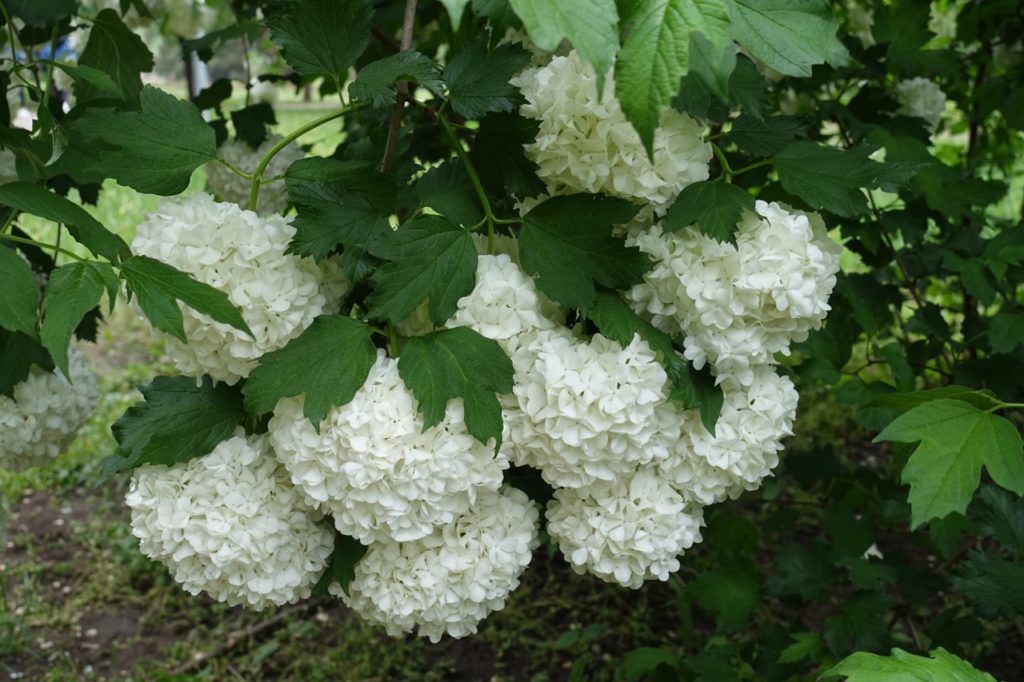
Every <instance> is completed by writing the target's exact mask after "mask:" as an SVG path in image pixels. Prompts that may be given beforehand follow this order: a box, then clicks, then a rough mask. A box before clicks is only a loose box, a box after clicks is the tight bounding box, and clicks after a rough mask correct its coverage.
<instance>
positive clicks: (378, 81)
mask: <svg viewBox="0 0 1024 682" xmlns="http://www.w3.org/2000/svg"><path fill="white" fill-rule="evenodd" d="M398 80H403V81H416V82H417V83H419V84H420V85H422V86H423V87H425V88H426V89H428V90H430V91H431V92H433V93H434V94H436V95H440V94H441V93H442V92H443V91H444V82H443V81H442V80H441V72H440V71H439V70H438V68H437V65H436V64H434V62H433V60H432V59H430V58H429V57H427V56H425V55H422V54H420V53H419V52H416V51H415V50H405V51H403V52H399V53H398V54H393V55H391V56H390V57H385V58H384V59H378V60H377V61H375V62H370V63H369V64H367V65H366V66H364V67H363V68H361V69H359V74H358V75H357V76H356V79H355V81H353V83H352V84H351V85H349V86H348V93H349V95H351V97H352V98H353V99H358V100H363V101H364V102H369V103H370V104H371V105H372V106H374V107H390V106H394V104H395V88H394V84H395V81H398Z"/></svg>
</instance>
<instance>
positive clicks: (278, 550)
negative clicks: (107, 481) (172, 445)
mask: <svg viewBox="0 0 1024 682" xmlns="http://www.w3.org/2000/svg"><path fill="white" fill-rule="evenodd" d="M125 501H126V502H127V504H128V506H129V507H130V508H131V510H132V533H133V534H134V535H135V537H137V538H138V539H139V548H140V550H141V551H142V553H143V554H145V555H146V556H148V557H150V558H151V559H155V560H157V561H160V562H162V563H164V564H165V565H166V566H167V567H168V568H169V569H170V570H171V573H172V574H173V575H174V579H175V580H177V581H178V582H179V583H181V585H182V587H184V589H186V590H187V591H188V592H190V593H191V594H198V593H199V592H206V593H208V594H209V595H210V596H211V597H213V598H214V599H216V600H217V601H223V602H227V603H228V604H230V605H236V604H243V605H246V606H250V607H252V608H256V609H262V608H266V607H270V606H280V605H282V604H289V603H293V602H295V601H298V600H299V599H305V598H306V597H308V596H309V595H310V590H311V589H312V587H313V585H314V584H316V582H317V580H319V578H320V575H321V574H322V573H323V571H324V569H325V568H326V566H327V560H328V558H329V557H330V555H331V552H332V551H333V549H334V533H333V531H331V529H330V526H329V525H328V524H326V523H320V520H321V519H322V514H320V513H319V512H317V511H316V510H314V509H313V508H311V507H309V506H307V505H306V503H305V501H304V500H303V498H302V495H301V494H300V493H299V491H298V490H296V489H295V488H294V487H292V485H291V483H289V481H288V473H287V472H286V471H285V470H284V468H283V467H282V466H281V465H280V464H279V463H278V462H277V460H276V459H274V455H273V453H272V452H271V451H270V443H269V439H268V438H267V436H266V435H262V436H248V437H247V436H246V435H245V434H244V432H242V430H241V429H239V430H238V431H237V432H236V433H235V435H234V436H232V437H231V438H228V439H227V440H225V441H223V442H221V443H220V444H219V445H217V447H216V448H214V449H213V451H212V452H211V453H210V454H208V455H206V456H204V457H198V458H196V459H192V460H190V461H188V462H184V463H182V464H176V465H174V466H171V467H167V466H163V465H145V466H142V467H140V468H138V469H136V470H135V473H134V475H133V476H132V483H131V488H130V490H129V491H128V495H127V496H126V498H125Z"/></svg>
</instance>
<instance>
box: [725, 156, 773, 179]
mask: <svg viewBox="0 0 1024 682" xmlns="http://www.w3.org/2000/svg"><path fill="white" fill-rule="evenodd" d="M771 162H772V161H771V159H761V160H760V161H756V162H754V163H752V164H750V165H749V166H743V167H742V168H737V169H736V170H734V171H733V172H732V174H733V176H734V177H735V176H737V175H740V174H741V173H746V172H747V171H752V170H754V169H755V168H761V167H762V166H767V165H769V164H771Z"/></svg>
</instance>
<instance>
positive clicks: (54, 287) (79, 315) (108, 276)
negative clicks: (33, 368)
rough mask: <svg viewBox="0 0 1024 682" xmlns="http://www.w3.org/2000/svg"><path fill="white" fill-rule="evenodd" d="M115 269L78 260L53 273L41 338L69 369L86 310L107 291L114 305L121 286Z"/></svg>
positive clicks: (45, 299)
mask: <svg viewBox="0 0 1024 682" xmlns="http://www.w3.org/2000/svg"><path fill="white" fill-rule="evenodd" d="M120 286H121V285H120V280H118V277H117V274H115V273H114V269H113V268H112V267H110V266H109V265H107V264H106V263H97V262H95V261H85V262H83V261H78V262H75V263H69V264H67V265H62V266H60V267H59V268H57V269H56V270H54V271H53V272H52V273H50V278H49V281H48V282H47V284H46V295H45V296H44V297H43V324H42V327H41V331H40V338H41V339H42V342H43V345H44V346H45V347H46V350H48V351H49V352H50V355H51V356H52V357H53V361H54V362H55V363H56V364H57V367H59V368H60V370H61V371H62V372H64V375H65V376H68V377H70V375H69V373H68V343H69V342H70V340H71V335H72V333H73V332H74V331H75V328H76V327H78V325H79V323H81V321H82V319H83V318H84V317H85V316H86V314H87V313H88V312H89V311H90V310H93V309H94V308H95V307H96V306H97V305H98V304H99V302H100V298H101V297H102V296H103V292H104V291H106V292H107V295H108V296H109V298H110V304H111V306H113V303H114V298H115V297H116V296H117V291H118V289H119V288H120Z"/></svg>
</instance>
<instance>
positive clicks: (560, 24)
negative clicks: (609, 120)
mask: <svg viewBox="0 0 1024 682" xmlns="http://www.w3.org/2000/svg"><path fill="white" fill-rule="evenodd" d="M509 4H511V5H512V9H513V10H515V13H516V14H517V15H518V16H519V18H520V19H521V20H522V22H523V26H524V27H525V28H526V32H527V33H528V34H529V36H530V40H532V41H533V44H534V45H536V46H537V47H539V48H540V49H542V50H546V51H548V52H554V51H555V50H557V49H558V46H559V44H560V43H561V42H562V40H563V39H566V38H567V39H568V40H569V42H571V43H572V44H573V47H575V48H576V49H577V50H578V51H579V53H580V56H581V57H582V58H583V61H585V62H586V63H588V64H590V65H591V66H593V67H594V72H595V73H596V74H597V80H598V89H599V90H600V89H601V87H602V83H603V82H604V78H605V74H607V73H608V69H610V68H611V67H612V60H613V59H614V58H615V52H616V51H617V50H618V49H619V14H618V11H617V10H616V7H615V0H560V2H551V1H550V0H509Z"/></svg>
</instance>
